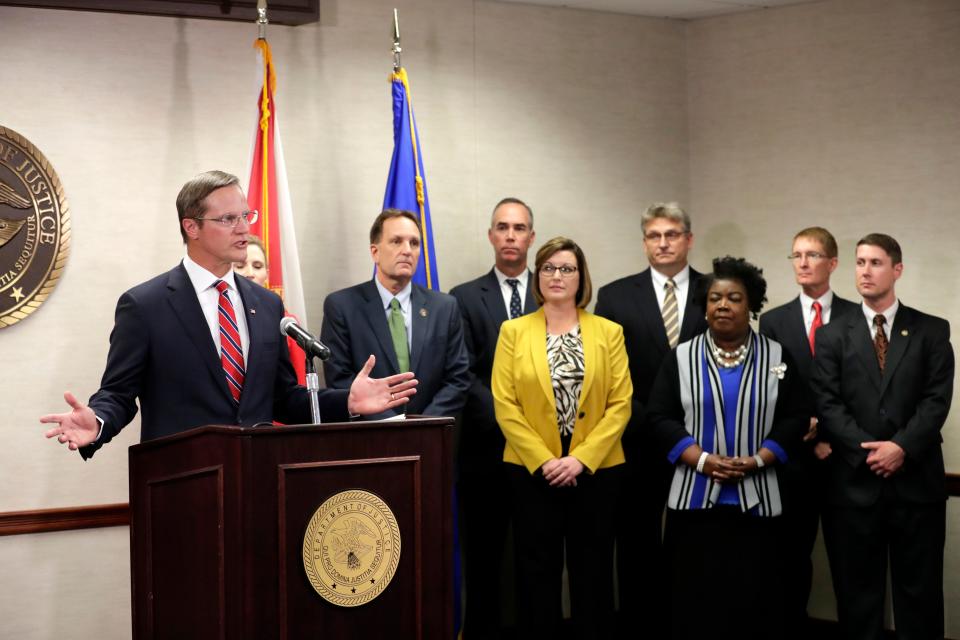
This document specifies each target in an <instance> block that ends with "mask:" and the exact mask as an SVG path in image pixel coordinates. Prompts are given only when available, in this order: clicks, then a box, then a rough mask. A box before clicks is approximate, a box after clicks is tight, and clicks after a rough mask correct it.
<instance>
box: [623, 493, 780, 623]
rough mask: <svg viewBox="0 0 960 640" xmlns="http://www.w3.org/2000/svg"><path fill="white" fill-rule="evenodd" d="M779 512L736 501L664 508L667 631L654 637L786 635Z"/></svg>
mask: <svg viewBox="0 0 960 640" xmlns="http://www.w3.org/2000/svg"><path fill="white" fill-rule="evenodd" d="M778 520H779V518H760V517H756V516H752V515H746V514H744V513H742V512H741V511H740V508H739V507H736V506H726V505H721V506H717V507H714V508H712V509H702V510H693V511H674V510H672V509H668V510H667V526H666V531H665V536H664V546H665V549H666V552H667V559H668V562H669V563H670V572H671V577H670V582H669V584H670V591H671V595H670V602H671V612H670V617H671V624H670V626H671V630H672V633H671V634H670V635H664V636H658V637H664V638H673V640H705V639H714V638H737V639H738V640H783V638H786V637H787V633H786V624H785V622H784V619H783V573H782V570H781V568H782V565H781V563H780V562H779V558H780V550H781V548H782V543H781V541H780V540H778V537H777V536H778V533H779V531H780V525H779V522H778ZM637 637H646V636H644V635H643V634H642V632H641V634H640V635H638V636H637ZM650 637H653V636H650Z"/></svg>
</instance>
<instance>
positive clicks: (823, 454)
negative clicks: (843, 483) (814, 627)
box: [760, 227, 857, 638]
mask: <svg viewBox="0 0 960 640" xmlns="http://www.w3.org/2000/svg"><path fill="white" fill-rule="evenodd" d="M788 258H789V259H790V262H791V264H792V265H793V273H794V277H795V278H796V282H797V284H798V285H800V295H798V296H797V297H796V298H794V299H793V300H791V301H790V302H788V303H787V304H784V305H781V306H779V307H776V308H774V309H771V310H770V311H767V312H766V313H764V314H763V315H762V316H760V333H762V334H764V335H765V336H768V337H770V338H773V339H774V340H776V341H777V342H779V343H780V344H781V345H783V347H784V348H785V349H786V350H787V351H788V352H789V353H790V356H791V358H792V359H793V361H794V363H796V366H797V368H798V372H799V374H800V376H799V377H800V380H801V382H802V383H803V387H804V393H803V397H804V399H805V402H806V403H807V414H808V415H809V416H810V428H809V430H808V431H807V435H806V436H805V437H804V441H805V443H806V446H805V447H804V448H803V449H801V450H798V452H797V455H794V456H793V457H792V459H791V460H789V461H788V462H787V464H785V465H783V466H782V467H781V468H780V481H781V491H782V494H781V497H782V499H783V517H782V518H781V523H782V525H783V535H784V543H783V554H784V556H783V564H784V570H785V579H784V585H785V586H786V603H785V607H786V611H787V615H788V616H789V619H788V620H786V621H785V624H784V628H785V629H788V630H790V631H789V633H790V634H792V635H791V637H795V638H807V637H809V633H808V632H809V630H808V629H807V600H808V599H809V598H810V586H811V582H812V579H813V562H812V560H811V558H810V554H811V553H812V552H813V546H814V543H815V542H816V539H817V532H818V529H819V524H820V509H821V503H822V500H823V496H822V493H823V482H824V478H823V476H824V468H823V466H824V463H823V462H822V461H823V460H824V459H826V458H827V456H829V455H830V444H829V443H828V442H826V441H825V440H824V439H823V438H822V437H820V435H819V434H818V431H817V412H816V406H815V404H814V401H813V398H812V395H811V393H810V391H809V384H810V376H811V374H812V367H813V356H814V353H815V351H816V335H817V330H818V329H819V328H820V327H822V326H823V325H826V324H827V323H829V322H831V321H836V320H837V319H839V318H841V317H844V316H845V315H846V314H848V313H855V312H856V310H857V305H856V304H854V303H853V302H850V301H849V300H844V299H843V298H841V297H840V296H838V295H836V294H835V293H834V292H833V291H832V290H831V289H830V275H831V274H832V273H833V272H834V270H835V269H836V268H837V262H838V258H837V241H836V239H835V238H834V237H833V234H831V233H830V232H829V231H827V230H826V229H824V228H822V227H809V228H807V229H803V230H802V231H800V232H799V233H797V235H795V236H794V238H793V248H792V251H791V252H790V255H789V256H788Z"/></svg>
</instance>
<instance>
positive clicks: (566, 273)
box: [540, 262, 577, 278]
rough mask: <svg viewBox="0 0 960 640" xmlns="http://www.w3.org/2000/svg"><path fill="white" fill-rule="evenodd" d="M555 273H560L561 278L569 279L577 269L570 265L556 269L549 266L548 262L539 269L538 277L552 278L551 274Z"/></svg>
mask: <svg viewBox="0 0 960 640" xmlns="http://www.w3.org/2000/svg"><path fill="white" fill-rule="evenodd" d="M557 271H559V272H560V277H561V278H570V277H572V276H573V274H575V273H576V272H577V268H576V267H575V266H573V265H571V264H565V265H562V266H559V267H558V266H556V265H552V264H550V263H549V262H548V263H546V264H545V265H543V266H541V267H540V275H542V276H547V277H548V278H552V277H553V274H555V273H556V272H557Z"/></svg>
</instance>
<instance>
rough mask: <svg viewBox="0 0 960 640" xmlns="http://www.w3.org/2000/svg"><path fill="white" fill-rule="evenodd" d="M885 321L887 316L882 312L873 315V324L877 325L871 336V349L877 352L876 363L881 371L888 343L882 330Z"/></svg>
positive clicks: (885, 359)
mask: <svg viewBox="0 0 960 640" xmlns="http://www.w3.org/2000/svg"><path fill="white" fill-rule="evenodd" d="M886 321H887V318H886V317H885V316H884V315H883V314H882V313H878V314H877V315H875V316H873V324H874V325H876V327H877V334H876V335H875V336H874V337H873V350H874V351H876V352H877V364H879V365H880V372H881V373H883V367H884V366H885V365H886V364H887V346H888V345H889V344H890V343H889V341H888V340H887V334H886V333H884V331H883V324H884V323H885V322H886Z"/></svg>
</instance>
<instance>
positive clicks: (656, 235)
mask: <svg viewBox="0 0 960 640" xmlns="http://www.w3.org/2000/svg"><path fill="white" fill-rule="evenodd" d="M685 235H687V232H686V231H667V232H666V233H660V232H658V231H651V232H649V233H645V234H644V235H643V237H644V238H646V239H647V242H657V243H659V242H660V239H661V238H666V240H667V242H669V243H670V244H673V243H674V242H676V241H677V240H679V239H680V238H682V237H683V236H685Z"/></svg>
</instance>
